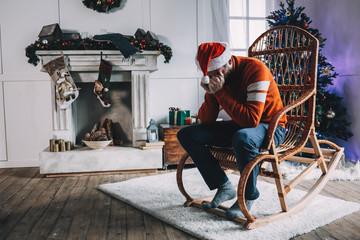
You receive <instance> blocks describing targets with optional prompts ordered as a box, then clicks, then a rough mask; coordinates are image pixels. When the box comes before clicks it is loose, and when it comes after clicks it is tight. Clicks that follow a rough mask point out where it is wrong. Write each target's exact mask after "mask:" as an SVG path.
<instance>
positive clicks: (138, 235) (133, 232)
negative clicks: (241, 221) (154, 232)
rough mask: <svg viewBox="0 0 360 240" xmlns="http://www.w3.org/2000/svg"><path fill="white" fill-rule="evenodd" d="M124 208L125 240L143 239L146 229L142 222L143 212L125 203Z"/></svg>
mask: <svg viewBox="0 0 360 240" xmlns="http://www.w3.org/2000/svg"><path fill="white" fill-rule="evenodd" d="M125 210H126V233H127V234H126V239H127V240H144V239H146V231H145V224H144V217H143V212H142V211H140V210H138V209H136V208H134V207H132V206H131V205H129V204H126V205H125Z"/></svg>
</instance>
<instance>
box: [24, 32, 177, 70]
mask: <svg viewBox="0 0 360 240" xmlns="http://www.w3.org/2000/svg"><path fill="white" fill-rule="evenodd" d="M129 41H130V43H131V44H132V45H133V46H135V47H136V48H138V50H139V52H143V51H144V50H155V51H161V54H162V55H163V56H164V58H165V61H164V63H169V62H170V59H171V57H172V50H171V48H170V47H169V46H167V45H164V44H163V43H161V42H159V43H158V44H156V45H153V44H151V43H149V42H147V41H145V40H144V39H143V40H136V39H135V40H129ZM37 50H118V49H117V48H116V47H115V46H114V44H112V43H111V42H108V41H105V42H100V41H95V40H93V39H92V38H84V39H82V38H78V39H72V40H55V41H52V42H49V43H47V44H45V43H42V42H40V41H35V42H34V43H32V44H30V45H29V46H27V47H26V49H25V51H26V57H28V58H29V60H28V63H31V64H33V65H34V66H36V65H37V64H38V63H39V61H40V59H39V57H38V56H37V55H36V54H35V52H36V51H37Z"/></svg>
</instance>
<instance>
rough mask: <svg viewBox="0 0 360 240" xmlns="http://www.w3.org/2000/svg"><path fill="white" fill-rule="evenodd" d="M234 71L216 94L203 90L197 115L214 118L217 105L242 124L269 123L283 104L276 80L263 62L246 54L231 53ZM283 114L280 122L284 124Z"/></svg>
mask: <svg viewBox="0 0 360 240" xmlns="http://www.w3.org/2000/svg"><path fill="white" fill-rule="evenodd" d="M232 64H233V72H232V73H231V75H230V76H229V81H227V82H226V84H225V85H224V87H223V88H222V89H220V90H218V91H217V92H216V93H215V94H209V93H206V94H205V101H204V103H203V104H202V105H201V107H200V109H199V112H198V115H199V118H200V121H201V122H202V123H205V124H208V123H213V122H215V121H216V118H217V117H218V114H219V107H220V105H221V107H222V108H223V109H224V110H225V112H226V113H227V114H228V115H229V116H230V117H231V119H232V120H233V121H234V122H236V123H237V124H239V126H240V127H242V128H251V127H256V126H257V125H258V124H259V123H260V122H261V123H269V122H270V120H271V117H272V116H273V115H274V114H275V113H276V112H278V111H279V110H280V109H282V107H283V104H282V101H281V98H280V93H279V89H278V86H277V84H276V82H275V81H274V79H273V76H272V75H271V72H270V70H269V69H268V68H267V67H266V66H265V64H264V63H262V62H261V61H259V60H257V59H255V58H248V57H236V56H232ZM285 123H286V115H284V116H283V117H282V118H281V120H280V122H279V125H280V126H282V127H284V126H285Z"/></svg>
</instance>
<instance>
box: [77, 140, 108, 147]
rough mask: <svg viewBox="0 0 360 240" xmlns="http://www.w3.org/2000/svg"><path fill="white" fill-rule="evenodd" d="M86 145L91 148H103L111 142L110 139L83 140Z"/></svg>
mask: <svg viewBox="0 0 360 240" xmlns="http://www.w3.org/2000/svg"><path fill="white" fill-rule="evenodd" d="M83 142H84V143H85V145H86V146H88V147H89V148H91V149H104V148H106V147H107V146H108V145H109V144H110V143H111V142H112V140H108V141H84V140H83Z"/></svg>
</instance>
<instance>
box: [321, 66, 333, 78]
mask: <svg viewBox="0 0 360 240" xmlns="http://www.w3.org/2000/svg"><path fill="white" fill-rule="evenodd" d="M330 72H331V67H326V68H325V67H322V68H321V75H320V77H323V76H325V75H326V76H330V75H331V73H330Z"/></svg>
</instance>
